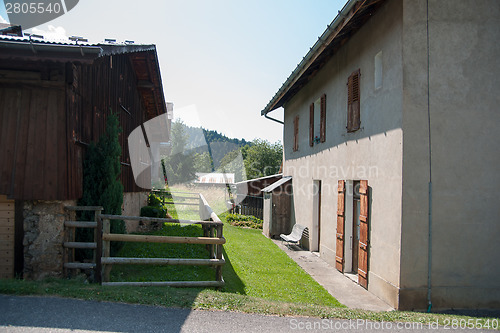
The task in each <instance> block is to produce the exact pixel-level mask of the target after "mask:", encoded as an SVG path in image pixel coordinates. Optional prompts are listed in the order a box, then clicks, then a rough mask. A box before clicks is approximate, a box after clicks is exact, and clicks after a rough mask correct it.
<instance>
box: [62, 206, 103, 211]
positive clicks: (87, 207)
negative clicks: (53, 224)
mask: <svg viewBox="0 0 500 333" xmlns="http://www.w3.org/2000/svg"><path fill="white" fill-rule="evenodd" d="M64 209H66V210H80V211H91V210H104V208H103V207H101V206H65V207H64Z"/></svg>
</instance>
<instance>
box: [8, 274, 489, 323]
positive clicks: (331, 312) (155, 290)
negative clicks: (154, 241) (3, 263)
mask: <svg viewBox="0 0 500 333" xmlns="http://www.w3.org/2000/svg"><path fill="white" fill-rule="evenodd" d="M0 293H2V294H14V295H40V296H60V297H70V298H78V299H83V300H93V301H110V302H123V303H133V304H147V305H158V306H165V307H181V308H192V309H200V310H223V311H238V312H245V313H257V314H266V315H279V316H308V317H319V318H329V319H366V320H372V321H385V322H417V323H422V324H424V325H427V324H429V323H439V324H440V325H447V324H448V326H450V325H451V323H452V322H453V321H455V322H460V321H463V322H467V321H468V320H471V321H472V322H473V323H474V325H475V327H479V325H482V326H484V325H485V324H489V326H490V327H489V328H491V325H492V323H494V322H495V321H496V323H497V324H498V318H475V317H467V316H456V315H444V314H432V313H418V312H404V311H391V312H372V311H364V310H356V309H347V308H337V307H331V306H321V305H311V304H301V303H287V302H279V301H271V300H266V299H261V298H255V297H251V296H247V295H240V294H235V293H227V292H218V291H215V290H211V289H196V288H185V289H178V288H169V287H141V288H137V287H102V286H100V285H96V284H84V280H83V279H72V280H62V279H46V280H44V281H23V280H1V281H0ZM496 327H498V326H496Z"/></svg>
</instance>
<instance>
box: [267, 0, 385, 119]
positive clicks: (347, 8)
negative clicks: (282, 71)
mask: <svg viewBox="0 0 500 333" xmlns="http://www.w3.org/2000/svg"><path fill="white" fill-rule="evenodd" d="M384 1H385V0H349V1H348V2H347V3H346V4H345V5H344V7H343V8H342V10H340V11H339V13H338V15H337V16H336V17H335V19H334V20H333V21H332V23H331V24H330V25H328V26H327V28H326V30H325V32H323V34H322V35H321V36H320V37H319V38H318V40H317V41H316V43H315V44H314V45H313V47H311V49H310V50H309V52H308V53H307V54H306V55H305V57H304V58H302V61H301V62H300V63H299V64H298V65H297V67H296V68H295V70H294V71H293V72H292V73H291V74H290V76H289V77H288V78H287V80H286V81H285V82H284V83H283V85H282V86H281V88H280V89H279V90H278V92H277V93H276V94H275V95H274V96H273V98H272V99H271V100H270V101H269V103H268V104H267V105H266V107H265V108H264V109H263V110H262V111H261V115H266V114H268V113H269V112H271V111H273V110H276V109H277V108H279V107H281V106H283V105H284V104H285V103H286V102H287V101H288V100H289V99H290V98H291V97H292V96H293V95H295V92H293V93H291V91H292V90H293V89H292V88H294V86H295V85H296V84H297V82H298V81H299V80H300V79H302V78H303V76H304V75H305V74H307V75H308V76H311V77H312V76H314V75H315V74H316V72H317V71H313V73H307V71H308V70H309V69H310V68H311V67H312V65H313V64H314V63H315V62H317V60H318V58H319V57H320V55H322V53H323V52H324V51H325V50H326V49H327V48H328V47H329V46H330V45H332V43H333V42H334V41H336V40H337V38H338V37H340V36H341V35H342V33H343V31H344V30H345V28H346V27H347V26H348V25H349V23H350V22H351V20H352V19H353V18H354V17H355V16H356V15H357V14H358V12H359V10H360V9H361V8H363V7H365V6H366V5H367V4H380V3H382V2H384Z"/></svg>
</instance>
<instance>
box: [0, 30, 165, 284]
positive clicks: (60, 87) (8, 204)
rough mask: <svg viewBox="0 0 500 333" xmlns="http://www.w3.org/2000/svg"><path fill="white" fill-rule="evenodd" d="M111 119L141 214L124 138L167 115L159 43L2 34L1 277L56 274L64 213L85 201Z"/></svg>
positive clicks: (129, 191) (125, 179)
mask: <svg viewBox="0 0 500 333" xmlns="http://www.w3.org/2000/svg"><path fill="white" fill-rule="evenodd" d="M110 112H114V113H116V114H118V117H119V121H120V126H121V127H122V132H121V134H120V142H121V146H122V158H121V164H122V170H121V171H122V172H121V181H122V183H123V186H124V192H125V197H124V211H126V212H128V213H135V214H136V215H137V214H138V209H139V208H140V205H141V202H143V201H144V200H145V198H146V197H147V195H146V193H145V190H144V189H142V188H139V187H138V186H137V185H136V184H135V181H134V177H133V174H132V169H131V163H130V158H129V153H128V145H127V138H128V135H129V134H130V132H131V131H132V130H134V129H135V128H136V127H138V126H140V125H141V124H142V123H144V122H145V121H147V120H149V119H152V118H154V117H156V116H158V115H161V114H164V113H166V103H165V100H164V95H163V87H162V82H161V75H160V67H159V63H158V57H157V53H156V47H155V45H137V44H134V43H133V42H127V43H123V44H122V43H116V42H107V43H103V44H89V43H86V42H85V41H84V40H82V39H80V38H75V39H74V40H71V41H69V42H65V43H59V42H57V43H56V42H49V41H45V40H43V39H40V38H34V37H32V36H30V37H17V36H12V35H9V36H0V147H2V149H1V150H0V243H1V244H2V245H1V246H0V270H1V273H0V277H13V276H14V274H17V275H21V274H24V275H25V277H28V278H40V277H43V276H46V275H59V274H60V271H61V270H60V268H61V267H62V265H61V259H60V256H61V251H62V249H61V244H60V241H61V239H62V233H63V229H64V228H63V227H61V226H60V225H59V224H60V223H62V221H63V220H64V218H63V217H62V215H63V213H64V209H63V207H64V206H65V205H72V204H75V203H76V200H77V199H79V198H80V197H81V195H82V173H83V170H82V167H83V165H82V164H83V163H82V162H83V159H84V155H85V150H86V147H87V146H88V144H89V143H90V142H92V141H96V140H98V138H99V137H100V135H101V134H102V133H103V131H104V129H105V125H106V118H107V117H108V115H109V114H110ZM167 130H168V131H169V130H170V129H169V128H168V129H167ZM135 210H137V212H134V211H135ZM4 240H5V241H8V242H4ZM42 242H45V244H43V246H42V244H41V243H42Z"/></svg>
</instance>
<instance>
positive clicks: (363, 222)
mask: <svg viewBox="0 0 500 333" xmlns="http://www.w3.org/2000/svg"><path fill="white" fill-rule="evenodd" d="M359 195H360V200H359V201H360V213H359V222H360V223H359V253H358V282H359V284H360V285H361V286H363V287H364V288H368V250H369V240H368V230H369V219H368V181H367V180H360V181H359Z"/></svg>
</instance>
